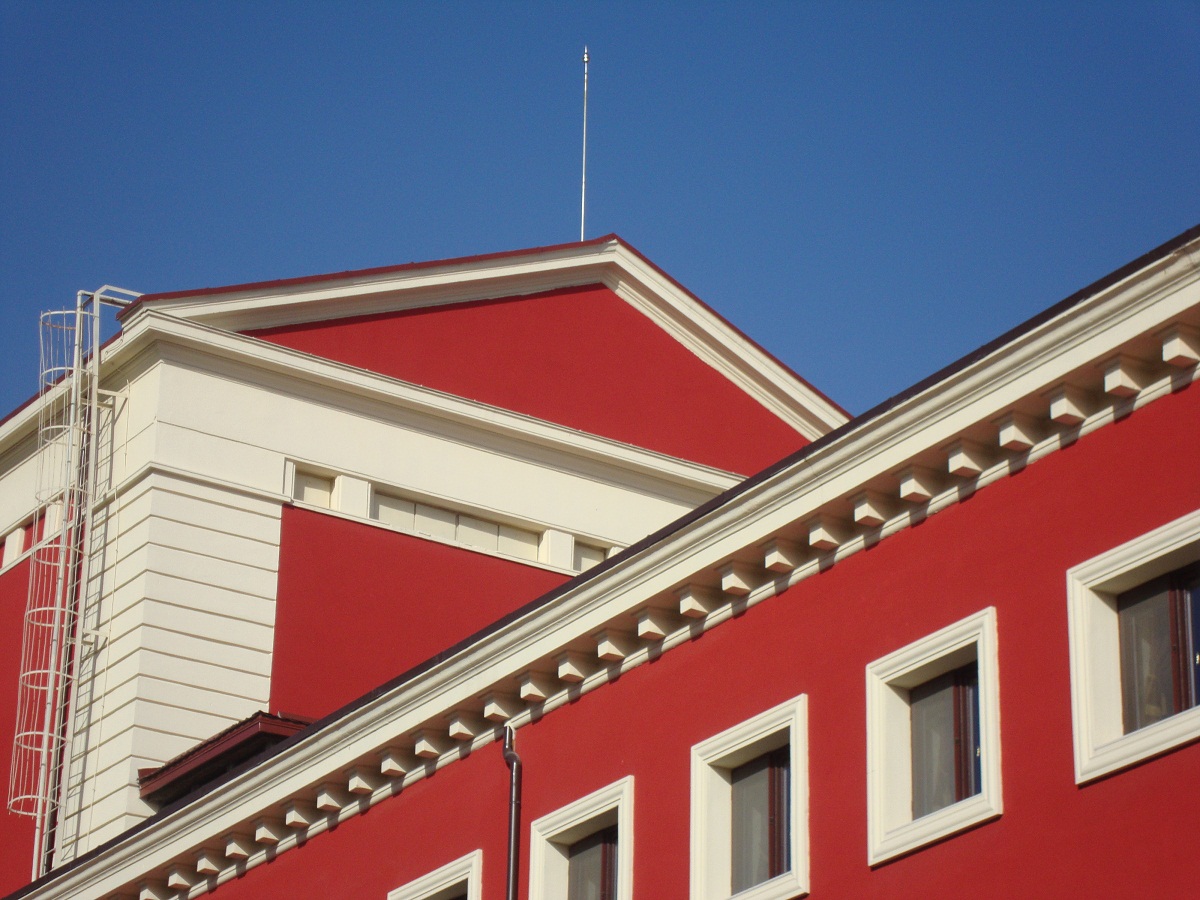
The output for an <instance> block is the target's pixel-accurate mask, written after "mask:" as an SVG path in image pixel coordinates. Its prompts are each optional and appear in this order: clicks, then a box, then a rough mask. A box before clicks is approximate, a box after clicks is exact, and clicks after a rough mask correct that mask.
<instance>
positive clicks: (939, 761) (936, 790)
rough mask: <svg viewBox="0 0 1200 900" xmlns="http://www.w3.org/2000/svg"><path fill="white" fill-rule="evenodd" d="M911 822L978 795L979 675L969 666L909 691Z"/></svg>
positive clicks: (975, 669)
mask: <svg viewBox="0 0 1200 900" xmlns="http://www.w3.org/2000/svg"><path fill="white" fill-rule="evenodd" d="M908 705H909V708H910V709H911V710H912V781H913V810H912V814H913V818H914V819H917V818H920V817H921V816H926V815H929V814H930V813H932V812H937V811H938V810H939V809H943V808H945V807H947V806H949V805H950V804H952V803H957V802H958V801H959V800H965V799H967V798H968V797H973V796H975V795H976V794H978V793H979V784H980V775H981V772H980V752H979V670H978V667H977V666H976V665H975V663H970V664H969V665H965V666H963V667H961V668H959V669H955V670H954V671H953V672H947V673H945V674H944V675H939V676H938V677H937V678H934V679H931V680H930V681H927V682H925V683H924V684H921V685H918V686H917V687H915V688H913V689H912V690H911V691H909V696H908Z"/></svg>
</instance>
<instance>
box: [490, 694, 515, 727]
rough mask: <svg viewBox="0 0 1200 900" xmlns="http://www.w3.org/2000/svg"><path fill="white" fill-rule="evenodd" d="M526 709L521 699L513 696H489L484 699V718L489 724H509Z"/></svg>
mask: <svg viewBox="0 0 1200 900" xmlns="http://www.w3.org/2000/svg"><path fill="white" fill-rule="evenodd" d="M524 709H525V704H524V703H522V702H521V698H520V697H514V696H513V695H512V694H487V695H485V696H484V698H483V717H484V718H485V719H487V720H488V721H489V722H507V721H508V720H509V719H511V718H512V717H513V716H515V715H516V714H517V713H519V712H521V711H522V710H524Z"/></svg>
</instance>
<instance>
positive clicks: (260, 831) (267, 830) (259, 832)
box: [254, 819, 289, 844]
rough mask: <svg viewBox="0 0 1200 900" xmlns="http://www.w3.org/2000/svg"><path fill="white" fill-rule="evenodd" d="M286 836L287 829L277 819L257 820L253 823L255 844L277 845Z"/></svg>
mask: <svg viewBox="0 0 1200 900" xmlns="http://www.w3.org/2000/svg"><path fill="white" fill-rule="evenodd" d="M288 834H289V832H288V829H287V828H286V827H285V826H284V824H283V823H282V822H280V821H279V820H278V819H259V820H257V821H256V822H255V823H254V842H255V843H256V844H278V843H279V842H280V841H282V840H283V839H284V838H285V837H287V836H288Z"/></svg>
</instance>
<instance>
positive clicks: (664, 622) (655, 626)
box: [637, 607, 678, 641]
mask: <svg viewBox="0 0 1200 900" xmlns="http://www.w3.org/2000/svg"><path fill="white" fill-rule="evenodd" d="M677 624H678V622H677V620H676V618H675V615H674V613H672V612H671V611H670V610H666V609H661V608H658V607H651V608H649V609H643V610H642V611H641V612H640V613H638V617H637V635H638V637H640V638H641V639H642V640H645V641H661V640H662V639H663V638H665V637H666V636H667V635H668V634H670V633H671V632H672V631H674V630H675V628H676V626H677Z"/></svg>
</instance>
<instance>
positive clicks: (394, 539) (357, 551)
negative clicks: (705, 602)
mask: <svg viewBox="0 0 1200 900" xmlns="http://www.w3.org/2000/svg"><path fill="white" fill-rule="evenodd" d="M565 580H566V577H565V576H564V575H562V574H560V573H558V572H551V571H548V570H546V569H541V568H538V567H536V566H527V565H522V564H521V563H516V562H509V561H508V560H504V559H499V558H497V557H494V556H488V555H486V554H483V553H475V552H472V551H470V550H463V549H461V548H459V547H451V546H448V545H446V544H440V543H438V542H436V541H429V540H424V539H422V538H417V537H412V536H410V535H406V534H398V533H396V532H394V531H388V530H386V529H383V528H376V527H373V526H370V525H363V524H360V523H357V522H350V521H347V520H345V519H341V518H338V517H336V516H331V515H325V514H323V513H319V512H313V511H311V510H306V509H297V508H295V507H291V506H288V507H284V510H283V523H282V533H281V537H280V553H279V595H278V600H277V602H276V614H275V650H274V656H273V660H272V667H271V710H272V711H275V712H284V713H291V714H294V715H300V716H308V717H312V718H319V717H321V716H324V715H326V714H327V713H330V712H332V711H333V710H335V709H337V708H339V707H340V706H342V705H344V704H346V703H348V702H350V701H351V700H353V699H355V698H356V697H358V696H359V695H361V694H364V693H366V692H367V691H369V690H371V689H372V688H375V687H378V686H379V685H380V684H382V683H383V682H385V681H388V680H389V679H391V678H394V677H395V676H397V675H399V674H400V673H402V672H404V671H406V670H408V669H409V668H411V667H412V666H414V665H416V664H418V663H421V662H424V661H425V660H426V659H428V658H429V657H431V656H433V655H434V654H436V653H439V652H441V651H442V650H445V649H446V648H448V647H450V646H452V645H453V644H455V643H457V642H458V641H460V640H462V639H463V638H465V637H468V636H469V635H471V634H473V633H474V632H476V631H478V630H479V629H481V628H483V627H485V626H486V625H489V624H491V623H492V622H494V621H495V620H496V619H499V618H500V617H501V616H503V615H504V614H505V613H508V612H511V611H512V610H514V609H516V608H517V607H518V606H521V605H522V604H524V603H526V602H527V601H529V600H532V599H533V598H534V597H538V596H540V595H541V594H544V593H545V592H546V591H548V590H550V589H551V588H553V587H556V586H557V585H559V584H561V583H562V582H564V581H565Z"/></svg>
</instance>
